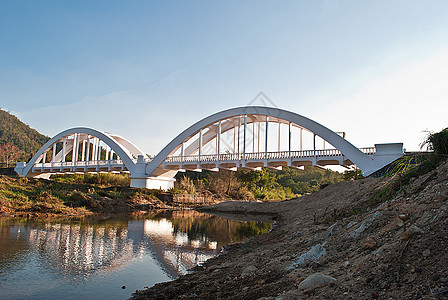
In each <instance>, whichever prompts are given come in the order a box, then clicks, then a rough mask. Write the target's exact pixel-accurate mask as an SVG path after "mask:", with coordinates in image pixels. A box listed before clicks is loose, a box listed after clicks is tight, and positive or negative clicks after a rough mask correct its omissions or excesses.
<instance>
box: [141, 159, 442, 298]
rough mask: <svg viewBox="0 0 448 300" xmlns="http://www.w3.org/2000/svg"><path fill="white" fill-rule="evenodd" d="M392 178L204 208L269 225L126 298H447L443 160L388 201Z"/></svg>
mask: <svg viewBox="0 0 448 300" xmlns="http://www.w3.org/2000/svg"><path fill="white" fill-rule="evenodd" d="M393 180H398V179H393ZM393 180H392V181H391V179H388V180H385V179H365V180H360V181H351V182H341V183H337V184H333V185H331V186H328V187H326V188H324V189H323V190H321V191H319V192H317V193H314V194H312V195H309V196H305V197H301V198H298V199H293V200H289V201H284V202H278V203H242V202H225V203H220V204H218V205H215V206H212V207H208V210H209V211H212V212H216V213H241V214H245V215H249V214H268V215H271V216H273V217H274V219H275V220H276V221H275V225H274V227H273V229H272V230H271V232H269V233H268V234H265V235H262V236H258V237H254V238H251V239H250V240H248V241H246V242H245V243H242V244H236V245H232V246H228V247H227V248H226V249H225V250H224V253H223V254H222V255H220V256H218V257H216V258H214V259H211V260H209V261H208V262H207V263H206V264H205V265H204V266H202V267H199V268H197V270H196V271H195V272H193V273H192V274H188V275H186V276H183V277H181V278H179V279H177V280H175V281H172V282H168V283H162V284H158V285H156V286H154V287H152V288H150V289H148V290H144V291H139V292H137V293H136V294H135V295H134V298H135V299H196V298H203V299H215V298H216V299H218V298H231V299H258V298H264V297H266V299H274V298H276V297H278V298H276V299H297V298H299V299H300V298H311V299H389V298H391V297H392V298H393V299H422V298H423V299H425V298H427V299H444V298H447V297H448V268H447V266H448V263H447V261H448V254H447V253H448V251H447V246H448V201H447V199H448V163H445V164H442V165H441V166H439V168H437V169H436V170H434V171H431V172H430V173H427V174H425V175H423V176H421V177H418V178H413V179H412V180H411V183H410V184H409V185H406V186H400V188H399V189H398V192H395V193H393V194H392V195H391V196H390V197H388V196H387V194H388V193H387V192H388V191H389V190H390V187H391V186H392V184H393ZM395 187H396V182H395ZM310 275H312V276H311V277H309V276H310Z"/></svg>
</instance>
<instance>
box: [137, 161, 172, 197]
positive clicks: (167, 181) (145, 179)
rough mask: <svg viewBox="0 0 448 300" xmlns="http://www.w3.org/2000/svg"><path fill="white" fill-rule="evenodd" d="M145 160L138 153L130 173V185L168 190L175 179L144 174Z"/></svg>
mask: <svg viewBox="0 0 448 300" xmlns="http://www.w3.org/2000/svg"><path fill="white" fill-rule="evenodd" d="M146 164H147V163H146V161H145V159H144V158H143V155H139V156H138V158H137V163H136V164H135V169H134V172H133V173H131V176H130V177H129V178H131V187H135V188H143V189H161V190H165V191H166V190H169V189H171V188H173V187H174V182H175V181H176V179H174V178H171V177H153V176H149V175H147V174H146V172H145V171H146Z"/></svg>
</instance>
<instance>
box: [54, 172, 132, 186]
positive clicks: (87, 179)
mask: <svg viewBox="0 0 448 300" xmlns="http://www.w3.org/2000/svg"><path fill="white" fill-rule="evenodd" d="M51 180H54V181H57V182H66V183H72V184H95V185H100V186H104V187H110V186H120V187H129V185H130V183H131V179H130V178H129V174H127V173H120V174H113V173H97V174H90V173H86V174H69V175H62V174H60V175H52V176H51Z"/></svg>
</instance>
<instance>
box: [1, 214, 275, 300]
mask: <svg viewBox="0 0 448 300" xmlns="http://www.w3.org/2000/svg"><path fill="white" fill-rule="evenodd" d="M269 228H270V224H267V223H263V222H238V221H230V220H226V219H223V218H219V217H216V216H212V215H208V214H202V213H198V212H196V211H191V210H184V211H174V212H154V213H151V214H145V215H133V216H113V217H106V216H97V217H85V218H79V219H66V220H64V219H49V220H38V221H36V220H35V221H29V220H12V219H8V220H0V299H108V300H111V299H127V298H129V297H130V296H131V294H132V293H133V292H135V290H137V289H143V288H145V287H150V286H152V285H154V284H156V283H159V282H164V281H169V280H172V279H175V278H176V277H178V276H179V275H181V274H185V273H186V272H187V270H188V269H190V268H192V267H194V266H195V265H197V264H200V263H202V262H204V261H205V260H207V259H209V258H211V257H213V256H215V255H217V254H219V251H220V249H221V247H222V246H224V245H227V244H230V243H235V242H241V241H243V240H244V239H246V238H247V237H249V236H252V235H256V234H260V233H264V232H267V231H268V230H269Z"/></svg>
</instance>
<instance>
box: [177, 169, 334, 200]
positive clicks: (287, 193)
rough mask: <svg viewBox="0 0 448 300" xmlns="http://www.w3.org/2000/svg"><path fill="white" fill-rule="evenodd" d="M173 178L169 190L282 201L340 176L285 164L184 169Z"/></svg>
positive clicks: (313, 189) (308, 191)
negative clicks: (255, 168) (199, 170)
mask: <svg viewBox="0 0 448 300" xmlns="http://www.w3.org/2000/svg"><path fill="white" fill-rule="evenodd" d="M176 179H177V181H176V182H177V184H176V187H175V188H174V189H173V190H172V192H173V193H186V194H195V193H213V194H215V195H217V196H218V197H221V198H232V199H244V200H254V199H258V200H283V199H290V198H294V197H298V196H300V195H303V194H306V193H312V192H315V191H318V190H319V189H320V188H321V187H323V186H326V185H328V184H331V183H334V182H338V181H341V180H343V175H342V174H341V173H338V172H334V171H331V170H324V169H320V168H315V167H306V168H305V169H304V170H298V169H295V168H288V167H285V168H283V169H282V170H273V169H262V170H261V171H246V170H239V171H236V172H232V171H226V170H221V171H219V172H207V171H204V172H202V173H195V172H186V173H184V174H182V173H181V174H178V175H177V177H176Z"/></svg>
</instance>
